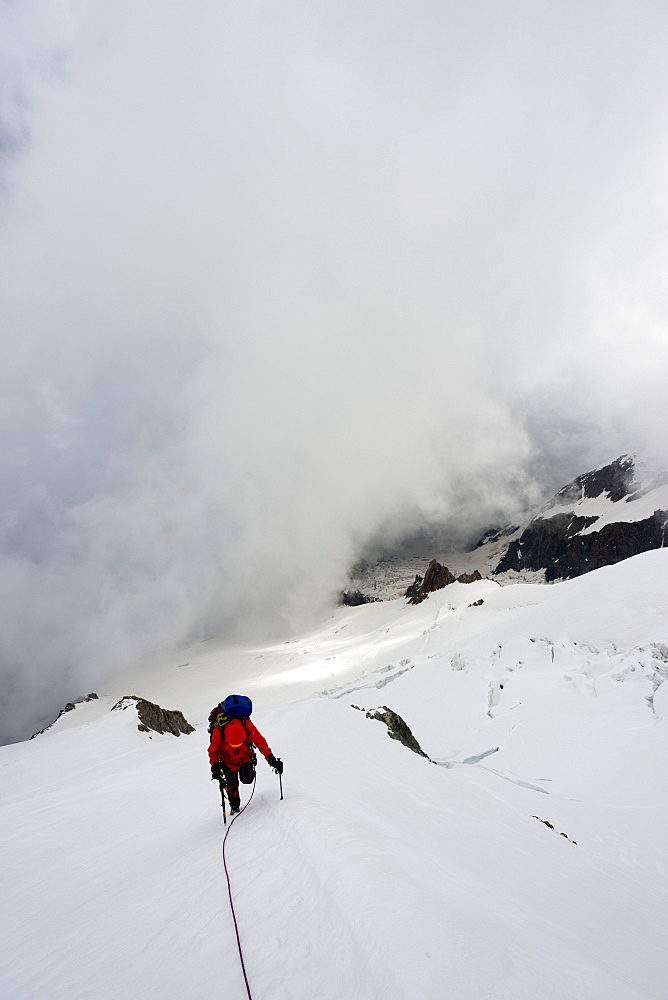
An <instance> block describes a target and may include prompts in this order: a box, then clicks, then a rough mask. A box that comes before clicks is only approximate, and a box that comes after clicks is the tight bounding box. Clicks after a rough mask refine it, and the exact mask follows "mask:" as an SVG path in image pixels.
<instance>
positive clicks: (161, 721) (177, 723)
mask: <svg viewBox="0 0 668 1000" xmlns="http://www.w3.org/2000/svg"><path fill="white" fill-rule="evenodd" d="M131 702H135V703H136V707H137V715H138V717H139V725H138V726H137V729H139V730H140V731H141V732H142V733H147V732H148V731H149V730H152V731H153V732H154V733H160V734H161V735H163V734H164V733H171V734H172V736H180V735H181V733H185V734H188V733H194V732H195V727H194V726H191V725H190V723H189V722H188V721H187V720H186V719H185V718H184V716H183V713H182V712H179V711H177V710H175V709H170V708H160V706H159V705H155V704H154V703H153V702H152V701H146V699H145V698H138V697H137V696H136V695H135V694H131V695H127V696H126V697H125V698H121V700H120V701H119V702H118V703H117V704H116V705H114V707H113V708H112V712H117V711H123V710H125V709H126V708H129V707H130V704H131Z"/></svg>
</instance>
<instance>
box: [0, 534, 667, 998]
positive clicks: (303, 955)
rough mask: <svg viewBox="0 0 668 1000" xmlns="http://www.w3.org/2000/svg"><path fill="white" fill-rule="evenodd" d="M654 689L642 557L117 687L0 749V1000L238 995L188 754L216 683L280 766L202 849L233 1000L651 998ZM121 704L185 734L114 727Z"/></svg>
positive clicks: (481, 587)
mask: <svg viewBox="0 0 668 1000" xmlns="http://www.w3.org/2000/svg"><path fill="white" fill-rule="evenodd" d="M666 678H668V552H667V551H666V550H664V549H661V550H658V551H651V552H646V553H643V554H641V555H638V556H636V557H634V558H631V559H628V560H625V561H623V562H620V563H618V564H616V565H614V566H608V567H604V568H602V569H599V570H596V571H594V572H592V573H588V574H586V575H583V576H580V577H578V578H576V579H572V580H568V581H565V582H562V583H555V584H554V585H553V586H550V587H545V586H535V585H529V584H516V585H507V586H504V587H501V586H499V584H498V583H496V582H494V581H492V580H482V581H479V582H477V583H471V584H461V583H454V584H451V585H450V586H447V587H445V588H444V589H442V590H440V591H438V592H436V593H434V594H431V595H430V596H429V597H428V599H427V600H425V601H424V602H423V603H421V604H419V605H417V606H409V605H407V604H406V602H405V601H404V600H396V601H386V602H382V603H374V604H368V605H365V606H362V607H359V608H341V609H339V611H337V613H336V614H335V615H334V616H333V617H331V618H330V619H328V620H327V621H325V622H323V623H322V625H321V627H319V628H317V629H315V630H314V631H312V632H311V633H310V634H308V635H305V636H303V637H301V638H298V639H294V640H291V641H289V642H286V643H279V644H275V645H265V646H262V647H255V648H249V647H222V646H220V647H216V646H215V645H214V643H213V642H207V643H204V644H200V645H199V646H197V647H195V648H193V649H191V650H190V651H189V653H188V655H187V656H186V657H183V658H181V659H179V658H176V657H175V658H174V660H173V662H171V663H164V664H162V665H161V666H159V667H154V668H152V669H150V670H149V669H146V670H144V671H143V672H140V673H136V672H135V673H133V674H132V675H128V676H125V677H119V678H117V680H116V681H115V683H114V684H113V685H110V686H109V688H108V689H107V690H105V691H100V692H98V694H99V698H97V699H90V700H87V701H83V702H82V703H80V704H78V705H76V706H75V707H74V708H73V709H72V710H71V711H68V712H67V713H65V714H63V715H62V716H61V717H60V718H59V720H58V721H57V722H56V723H55V724H54V725H53V726H52V727H51V728H50V729H49V730H47V731H46V732H45V733H43V734H41V735H39V736H37V737H36V738H35V739H33V740H31V741H27V742H25V743H20V744H15V745H12V746H6V747H3V748H1V749H0V781H1V782H2V800H1V801H2V805H1V810H2V824H1V826H0V838H1V843H2V850H1V856H2V861H3V875H2V893H1V894H0V912H1V913H2V918H3V922H2V926H3V935H2V948H1V953H0V995H2V996H3V997H7V998H8V1000H33V998H34V997H49V998H50V1000H65V998H66V1000H91V998H96V1000H107V998H109V1000H111V998H114V1000H117V998H121V997H123V998H135V997H136V998H140V997H141V998H142V1000H152V998H156V1000H157V998H160V1000H177V998H178V1000H181V998H182V997H183V996H189V997H200V996H202V997H203V996H206V997H209V996H212V995H216V994H217V993H221V994H222V995H224V996H225V997H226V998H227V1000H235V998H237V997H238V998H240V1000H241V998H243V997H245V996H246V995H247V994H246V990H245V986H244V982H243V979H242V974H241V970H240V965H239V959H238V955H237V951H236V941H235V936H234V927H233V924H232V918H231V915H230V910H229V904H228V899H227V891H226V883H225V878H224V874H223V868H222V864H221V839H222V835H223V828H222V823H221V810H220V804H219V797H218V793H217V790H216V788H215V787H214V785H213V784H212V783H211V782H210V780H209V768H208V761H207V755H206V746H207V742H208V737H207V733H206V717H207V714H208V711H209V708H210V707H211V706H212V705H213V704H214V703H215V702H217V701H218V700H219V699H220V698H221V697H222V696H224V695H226V694H228V693H230V692H231V691H239V692H244V693H247V694H249V695H250V696H251V697H252V698H253V700H254V703H255V712H254V715H253V718H254V721H255V723H256V725H257V726H258V728H259V729H260V731H261V732H262V733H263V734H264V735H265V736H266V737H267V739H268V741H269V743H270V745H271V747H272V749H273V750H274V752H275V753H276V754H277V755H280V756H281V757H282V758H283V759H284V761H285V774H284V782H283V786H284V792H285V798H284V801H279V795H278V783H277V779H276V777H275V775H274V774H273V773H272V772H271V771H270V770H269V768H267V767H266V765H265V764H264V762H263V761H260V764H259V769H258V782H257V790H256V792H255V795H254V797H253V800H252V801H251V803H250V805H249V807H248V809H247V810H246V811H245V812H244V813H242V815H241V816H240V817H239V819H238V820H236V821H235V823H234V826H233V827H232V828H231V831H230V834H229V837H228V843H227V860H228V865H229V868H230V874H231V883H232V892H233V897H234V900H235V906H236V912H237V918H238V921H239V932H240V936H241V941H242V947H243V949H244V957H245V962H246V968H247V972H248V978H249V983H250V987H251V991H252V996H253V997H254V998H255V1000H287V998H292V1000H307V998H308V1000H313V998H316V997H317V998H318V1000H343V998H346V1000H347V998H351V997H353V998H360V1000H380V998H383V1000H388V998H392V1000H413V998H415V997H424V998H426V1000H441V998H443V997H446V996H447V997H456V998H457V1000H483V998H485V1000H489V998H495V1000H529V998H530V1000H536V998H537V997H540V998H541V1000H564V998H569V1000H572V998H582V1000H585V998H586V1000H660V998H665V997H666V996H668V987H667V986H666V984H667V983H668V959H667V958H666V951H665V942H664V937H665V934H664V928H665V925H666V920H667V919H668V893H667V892H666V889H667V885H666V882H667V879H666V872H667V869H668V858H667V857H666V853H667V850H666V837H665V831H666V827H667V824H668V802H667V799H666V774H665V762H666V751H667V750H668V685H667V684H665V680H666ZM130 694H136V695H137V696H139V697H140V698H146V699H149V700H150V701H153V702H156V703H158V704H160V705H161V706H163V707H166V708H172V709H180V710H181V711H182V712H183V713H184V715H185V717H186V718H187V720H188V721H189V722H190V723H192V724H193V725H194V726H195V727H196V729H195V732H194V733H192V734H190V735H187V734H182V735H180V736H179V737H178V738H176V737H174V736H172V735H169V734H166V735H158V734H157V733H152V732H142V731H139V729H138V728H137V726H138V717H137V711H136V707H135V706H136V702H134V701H131V700H125V699H124V698H123V696H127V695H130ZM352 706H355V707H352ZM383 706H388V707H390V708H391V709H392V710H393V711H395V712H397V713H399V715H400V716H401V717H402V718H403V719H404V720H405V722H406V723H407V724H408V725H409V726H410V728H411V730H412V732H413V734H414V736H415V737H416V739H417V740H418V741H419V743H420V745H421V747H422V749H423V751H424V752H425V753H426V754H427V755H428V758H430V759H427V758H425V757H422V756H419V755H418V754H416V753H413V752H411V751H410V750H409V749H407V748H406V747H405V746H402V745H401V744H400V743H399V742H397V741H395V740H391V739H388V735H387V730H386V728H385V725H384V724H383V723H382V722H379V721H376V720H374V719H372V718H368V717H367V712H368V711H370V710H372V709H375V708H379V707H383ZM114 707H115V710H112V709H114ZM360 709H361V711H360ZM245 795H246V799H247V796H248V791H247V790H246V792H245Z"/></svg>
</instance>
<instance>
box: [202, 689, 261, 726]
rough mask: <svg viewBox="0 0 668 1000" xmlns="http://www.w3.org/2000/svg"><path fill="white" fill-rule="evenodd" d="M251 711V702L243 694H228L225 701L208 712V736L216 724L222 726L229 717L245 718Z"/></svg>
mask: <svg viewBox="0 0 668 1000" xmlns="http://www.w3.org/2000/svg"><path fill="white" fill-rule="evenodd" d="M252 711H253V702H252V701H251V700H250V698H247V697H246V696H245V695H243V694H230V695H228V696H227V698H226V699H225V701H221V703H220V704H219V705H215V706H214V707H213V708H212V709H211V711H210V712H209V736H210V735H211V734H212V733H213V730H214V729H215V727H216V726H220V727H221V728H223V727H224V726H225V724H226V723H227V722H229V721H230V719H242V720H243V719H247V718H248V717H249V715H250V714H251V712H252Z"/></svg>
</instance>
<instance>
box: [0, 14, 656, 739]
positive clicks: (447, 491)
mask: <svg viewBox="0 0 668 1000" xmlns="http://www.w3.org/2000/svg"><path fill="white" fill-rule="evenodd" d="M0 18H1V20H2V25H1V26H0V58H1V80H0V87H1V88H2V89H1V91H0V172H1V178H0V221H1V225H2V230H1V236H0V252H1V255H2V256H1V265H0V316H1V320H2V347H3V354H2V357H3V363H2V366H1V368H0V389H1V397H0V415H1V418H2V437H1V440H0V473H1V475H0V503H1V507H0V581H1V584H2V590H3V595H4V596H3V600H2V602H1V604H0V643H1V656H2V678H1V680H0V712H1V717H0V723H1V726H2V735H3V738H4V739H14V738H18V736H20V735H24V734H25V732H26V730H27V729H29V728H30V726H31V725H32V724H33V723H35V722H36V721H37V720H39V719H41V718H43V716H44V714H45V712H46V713H47V714H48V712H50V711H55V710H57V709H58V708H59V707H60V706H61V705H62V703H63V702H64V701H65V700H67V699H69V698H71V697H75V696H77V695H81V694H86V693H87V691H88V690H89V689H90V688H92V687H98V688H100V689H102V690H103V689H104V679H105V677H107V676H108V675H109V673H110V672H112V671H114V670H116V669H117V668H118V667H119V666H122V665H127V664H131V663H133V662H139V661H141V660H142V659H143V658H145V657H146V656H153V655H154V654H155V652H156V650H158V651H159V650H160V649H165V650H169V649H173V648H174V647H175V646H176V645H177V644H178V643H179V642H182V641H185V640H187V639H188V638H191V637H198V636H199V637H201V636H204V635H207V634H211V633H217V634H221V633H229V634H236V635H239V634H243V635H252V634H259V633H260V632H261V631H262V630H269V631H271V630H275V629H287V628H289V627H290V626H291V625H295V624H299V623H301V622H303V621H305V620H307V619H308V616H309V614H311V613H315V612H317V611H318V609H319V608H322V607H323V605H324V604H325V603H326V602H327V601H328V600H330V599H331V597H332V595H333V594H334V593H336V591H337V590H338V589H340V588H341V586H343V585H344V583H345V578H346V570H347V569H348V567H349V566H350V564H351V563H352V562H353V561H354V560H355V559H356V558H357V557H358V556H359V555H360V553H362V552H363V551H364V549H365V546H366V545H367V544H368V542H369V540H370V539H375V538H378V536H379V533H380V536H381V537H382V538H385V539H388V540H389V541H392V540H394V539H399V538H401V537H402V535H403V534H404V533H406V532H411V531H413V530H415V529H419V528H420V527H421V526H423V525H425V524H426V525H428V524H430V523H433V522H439V521H442V520H443V519H445V518H447V517H448V516H449V515H452V514H457V516H458V518H459V520H458V523H459V524H460V525H463V526H464V528H465V529H466V530H471V531H475V530H478V529H479V528H480V529H482V528H484V527H486V526H488V525H489V524H490V523H493V522H494V521H496V520H499V519H500V520H503V519H504V518H505V517H508V518H510V517H512V516H514V515H516V514H517V510H518V508H523V507H524V508H526V507H527V506H528V507H530V506H531V504H532V503H536V502H539V501H540V500H541V499H542V497H543V494H544V492H545V491H546V490H549V489H553V488H556V487H558V486H561V485H563V483H564V482H566V481H567V480H568V479H570V478H572V477H573V476H574V475H576V474H578V473H580V472H583V471H586V470H587V469H588V468H591V467H593V466H595V465H597V464H600V463H601V462H603V461H607V460H610V459H611V458H614V457H615V456H616V455H617V454H619V453H621V452H623V451H627V450H629V449H632V448H642V449H649V450H650V451H653V452H655V453H657V454H659V456H661V457H663V458H665V451H666V446H665V440H666V416H667V413H666V411H667V409H668V404H667V402H666V400H667V398H668V393H667V392H666V376H667V374H668V327H667V325H666V320H667V318H668V301H667V295H668V293H667V285H666V275H667V274H668V267H667V265H668V253H667V250H668V227H667V223H668V212H667V211H666V208H667V205H666V201H667V198H668V195H667V191H668V187H667V185H666V178H667V177H668V127H667V123H668V60H666V52H668V5H666V3H665V2H643V0H633V2H632V3H631V2H623V0H621V2H620V0H617V2H615V0H605V2H603V0H578V2H577V3H576V2H568V0H558V2H557V0H553V2H547V0H545V2H540V0H532V2H512V0H510V2H506V0H485V2H476V0H468V2H467V3H463V2H459V0H458V2H453V0H410V2H400V0H383V2H382V3H381V2H380V0H373V2H372V0H355V2H352V0H336V2H324V0H309V2H306V0H301V2H297V0H282V2H280V3H278V2H276V0H258V2H256V0H244V2H243V3H230V2H227V0H215V2H214V0H191V2H189V3H188V4H184V3H182V2H175V0H160V3H157V2H149V0H116V2H114V3H102V2H100V0H97V2H94V0H70V2H68V0H50V2H48V0H14V2H11V0H0ZM462 512H465V515H466V516H465V517H464V516H463V514H462ZM137 693H138V694H141V692H137ZM223 693H224V692H223Z"/></svg>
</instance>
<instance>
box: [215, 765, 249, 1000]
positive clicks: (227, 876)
mask: <svg viewBox="0 0 668 1000" xmlns="http://www.w3.org/2000/svg"><path fill="white" fill-rule="evenodd" d="M256 781H257V775H256V776H255V778H253V789H252V791H251V793H250V798H249V800H248V802H247V803H246V805H245V806H244V807H243V809H242V810H241V811H240V812H238V813H236V815H234V816H233V817H232V819H231V820H230V825H229V826H228V828H227V833H226V834H225V836H224V837H223V868H224V869H225V878H226V879H227V894H228V896H229V897H230V909H231V911H232V920H233V921H234V933H235V934H236V936H237V948H238V949H239V959H240V960H241V971H242V972H243V974H244V982H245V984H246V992H247V994H248V1000H253V996H252V994H251V991H250V986H249V984H248V976H247V975H246V964H245V962H244V953H243V951H242V950H241V938H240V937H239V925H238V924H237V915H236V913H235V912H234V901H233V899H232V886H231V885H230V873H229V871H228V870H227V859H226V857H225V844H226V843H227V838H228V837H229V835H230V830H231V829H232V827H233V826H234V821H235V820H237V819H238V818H239V816H241V813H243V812H245V811H246V809H248V807H249V805H250V804H251V801H252V799H253V796H254V795H255V782H256ZM223 794H225V793H224V792H223Z"/></svg>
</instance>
